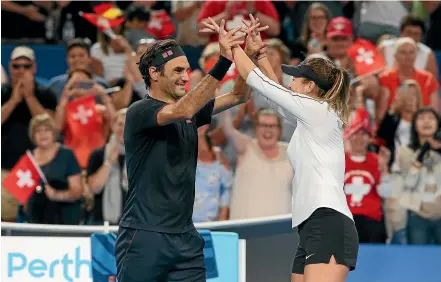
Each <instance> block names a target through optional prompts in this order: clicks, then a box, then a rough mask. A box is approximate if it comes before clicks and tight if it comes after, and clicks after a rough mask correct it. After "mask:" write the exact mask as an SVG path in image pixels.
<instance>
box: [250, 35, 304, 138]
mask: <svg viewBox="0 0 441 282" xmlns="http://www.w3.org/2000/svg"><path fill="white" fill-rule="evenodd" d="M266 43H267V44H268V45H267V46H268V47H267V51H266V55H267V57H268V60H269V62H270V63H271V67H272V69H273V70H274V73H275V74H276V76H277V78H278V81H280V84H281V85H283V86H285V87H286V88H289V85H290V84H291V81H292V79H293V78H292V76H289V75H287V74H285V73H283V72H282V64H287V65H289V64H290V62H289V61H290V51H289V49H288V47H286V46H285V44H283V42H282V41H281V40H280V39H277V38H271V39H268V40H266ZM252 99H253V101H252V102H253V103H250V107H249V108H251V109H248V112H250V111H251V118H252V119H253V118H254V114H255V109H259V108H267V107H268V101H267V100H268V99H266V98H265V97H264V96H262V95H261V94H258V93H253V96H252ZM282 123H283V126H282V135H281V137H280V141H282V142H287V143H288V142H289V140H291V137H292V135H293V133H294V130H295V129H296V124H292V123H291V122H289V121H288V120H287V119H283V120H282ZM253 132H254V131H253Z"/></svg>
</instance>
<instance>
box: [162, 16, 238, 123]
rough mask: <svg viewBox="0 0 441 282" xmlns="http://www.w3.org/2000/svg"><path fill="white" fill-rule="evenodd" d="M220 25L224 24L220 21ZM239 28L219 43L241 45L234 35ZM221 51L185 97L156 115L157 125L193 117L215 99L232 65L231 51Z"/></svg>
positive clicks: (223, 35)
mask: <svg viewBox="0 0 441 282" xmlns="http://www.w3.org/2000/svg"><path fill="white" fill-rule="evenodd" d="M221 24H225V21H224V20H222V23H221ZM240 29H241V28H240V27H237V28H235V29H233V30H231V31H229V32H226V33H224V34H222V35H220V36H219V41H226V42H228V43H229V44H242V43H243V41H240V40H239V39H240V37H238V36H234V34H235V33H236V32H237V31H239V30H240ZM220 49H221V54H220V57H219V60H218V62H217V63H216V65H215V66H214V67H213V68H212V69H211V70H210V71H209V73H208V75H206V76H205V77H204V78H203V79H202V80H201V81H200V82H199V83H198V84H197V85H196V86H195V87H194V88H193V89H192V90H190V91H189V92H188V93H187V95H185V96H184V97H182V98H181V99H179V101H178V102H176V103H174V104H169V105H166V106H164V107H163V108H162V109H161V110H160V111H159V112H158V114H157V123H158V124H159V125H165V124H169V123H173V122H175V121H177V120H182V119H188V118H191V117H193V116H194V115H195V114H196V113H197V112H198V111H199V110H200V109H202V107H204V106H205V105H206V104H207V103H208V102H209V101H210V100H211V99H213V98H214V97H215V93H216V88H217V87H218V84H219V82H220V81H221V80H222V79H223V78H224V76H225V74H226V73H227V71H228V69H229V68H230V67H231V64H232V58H233V56H232V53H231V50H225V49H224V48H220Z"/></svg>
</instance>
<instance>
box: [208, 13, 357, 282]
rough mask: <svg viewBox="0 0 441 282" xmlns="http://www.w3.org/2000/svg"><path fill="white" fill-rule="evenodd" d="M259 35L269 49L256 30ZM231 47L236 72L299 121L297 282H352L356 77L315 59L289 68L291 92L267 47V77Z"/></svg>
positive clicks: (263, 62)
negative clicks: (348, 143) (351, 128)
mask: <svg viewBox="0 0 441 282" xmlns="http://www.w3.org/2000/svg"><path fill="white" fill-rule="evenodd" d="M250 19H251V23H252V24H253V26H255V25H256V21H258V20H257V19H256V20H255V19H254V18H253V16H252V15H250ZM205 26H206V29H204V30H205V31H208V30H211V31H213V32H218V33H224V32H226V31H225V30H223V27H222V28H220V27H219V26H218V25H217V24H216V23H215V22H214V21H213V20H210V22H208V23H206V24H205ZM204 30H202V31H204ZM250 30H251V28H248V29H246V28H244V29H243V31H245V32H247V33H248V32H250ZM251 35H252V36H253V40H255V41H260V42H261V38H260V34H259V33H258V32H257V31H256V29H254V30H253V31H251ZM223 47H224V48H231V49H232V52H233V55H234V62H235V64H236V68H237V69H238V71H239V74H240V76H241V77H242V78H243V79H244V80H246V82H247V84H248V85H249V86H250V87H251V88H253V89H254V90H255V91H258V92H259V93H260V94H261V95H263V96H264V97H266V98H267V99H268V101H269V102H270V104H272V105H273V106H274V107H275V108H276V110H277V111H278V112H279V113H280V114H281V115H282V116H283V117H284V118H286V119H288V120H290V121H295V120H296V121H297V128H296V130H295V132H294V135H293V136H292V138H291V141H290V143H289V146H288V156H289V159H290V162H291V164H292V166H293V170H294V172H295V176H294V179H293V183H292V187H293V188H292V189H293V208H292V226H293V228H294V227H298V232H299V235H300V241H299V245H298V248H297V253H296V255H295V258H294V263H293V268H292V281H293V282H322V281H323V282H344V281H345V280H346V276H347V275H348V272H349V270H353V269H354V268H355V264H356V261H357V254H358V234H357V230H356V229H355V224H354V221H353V218H352V214H351V212H350V210H349V207H348V205H347V202H346V196H345V193H344V191H343V186H344V172H345V155H344V150H343V136H342V125H343V123H344V122H345V121H346V120H347V118H348V113H349V108H348V100H349V80H350V79H349V74H348V73H347V72H346V70H344V69H341V68H339V67H337V66H335V65H334V64H333V63H332V62H331V61H330V60H328V59H325V58H319V57H315V58H309V59H306V60H305V61H303V62H302V63H301V64H300V65H298V66H288V65H283V66H282V69H283V71H284V72H285V73H286V74H288V75H291V76H293V80H292V83H291V85H290V88H291V89H290V90H288V89H286V88H284V87H283V86H282V85H280V84H279V83H277V82H276V81H277V78H276V76H275V74H274V71H273V70H272V69H271V65H270V63H269V61H268V59H267V58H266V55H265V54H264V52H262V51H264V49H265V47H264V45H263V44H262V49H261V52H260V53H259V54H258V56H257V62H258V65H259V67H260V68H261V69H262V70H263V72H265V74H266V75H265V74H264V73H263V72H262V71H261V70H260V69H259V68H258V67H257V66H256V65H255V64H254V63H253V61H252V60H251V59H250V58H249V57H248V56H247V55H246V54H245V52H244V51H243V50H242V48H241V47H240V46H223Z"/></svg>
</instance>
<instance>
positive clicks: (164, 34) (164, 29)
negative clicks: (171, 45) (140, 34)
mask: <svg viewBox="0 0 441 282" xmlns="http://www.w3.org/2000/svg"><path fill="white" fill-rule="evenodd" d="M175 31H176V28H175V25H174V24H173V21H172V20H171V18H170V16H169V15H168V14H167V12H166V11H165V10H159V11H152V13H151V15H150V20H149V24H148V26H147V32H148V33H149V34H152V35H153V36H154V37H156V38H157V39H166V38H169V37H171V36H172V35H173V33H175Z"/></svg>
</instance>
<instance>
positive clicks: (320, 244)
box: [292, 208, 358, 274]
mask: <svg viewBox="0 0 441 282" xmlns="http://www.w3.org/2000/svg"><path fill="white" fill-rule="evenodd" d="M298 231H299V236H300V241H299V245H298V247H297V253H296V255H295V258H294V263H293V266H292V273H297V274H303V272H304V269H305V265H307V264H318V263H329V261H330V259H331V257H332V256H334V258H335V261H336V262H337V263H338V264H343V265H346V266H347V267H349V269H350V270H354V269H355V265H356V262H357V256H358V234H357V229H356V228H355V224H354V222H353V221H352V220H351V219H350V218H349V217H347V216H346V215H344V214H342V213H339V212H337V211H335V210H333V209H329V208H319V209H317V210H315V211H314V212H313V213H312V215H311V216H310V217H309V218H308V219H307V220H305V221H304V222H302V224H300V225H299V227H298Z"/></svg>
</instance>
